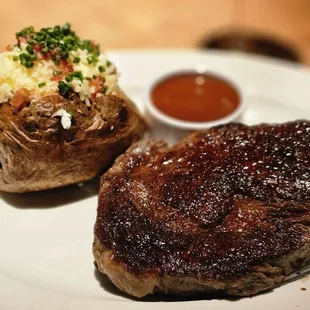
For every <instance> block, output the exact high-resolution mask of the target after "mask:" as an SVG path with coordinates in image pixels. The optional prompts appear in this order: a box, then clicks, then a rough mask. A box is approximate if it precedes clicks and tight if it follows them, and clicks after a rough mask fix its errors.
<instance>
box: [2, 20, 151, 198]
mask: <svg viewBox="0 0 310 310" xmlns="http://www.w3.org/2000/svg"><path fill="white" fill-rule="evenodd" d="M16 37H17V44H16V45H15V46H13V47H12V46H8V47H7V51H6V52H3V53H1V54H0V68H1V71H0V190H1V191H6V192H15V193H22V192H29V191H39V190H44V189H50V188H55V187H60V186H64V185H69V184H73V183H79V182H84V181H87V180H89V179H91V178H93V177H95V176H96V175H97V174H98V173H100V172H101V171H103V170H104V169H106V168H108V167H109V165H110V164H111V163H112V162H113V160H114V159H115V158H116V157H117V156H118V155H119V154H120V153H122V152H123V151H124V150H125V149H126V148H127V147H129V146H130V145H131V143H132V142H133V141H135V140H137V139H139V138H141V136H142V135H143V133H144V131H145V128H146V126H145V122H144V120H143V118H142V117H141V116H140V114H139V113H138V111H137V109H136V108H135V106H134V104H133V103H132V102H130V100H129V99H128V98H127V97H126V96H125V94H124V93H123V92H122V91H121V90H120V88H119V87H118V74H117V71H116V68H115V66H114V65H113V64H112V63H110V62H109V61H108V60H107V59H106V57H105V55H103V54H101V53H100V51H99V46H98V45H95V43H94V42H93V41H88V40H81V39H80V38H79V37H78V36H77V35H76V34H75V32H73V31H72V30H71V26H70V25H69V24H66V25H64V26H62V27H60V26H55V27H51V28H45V29H41V30H40V31H38V32H35V30H34V29H33V28H32V27H28V28H25V29H23V30H22V31H21V32H19V33H17V34H16Z"/></svg>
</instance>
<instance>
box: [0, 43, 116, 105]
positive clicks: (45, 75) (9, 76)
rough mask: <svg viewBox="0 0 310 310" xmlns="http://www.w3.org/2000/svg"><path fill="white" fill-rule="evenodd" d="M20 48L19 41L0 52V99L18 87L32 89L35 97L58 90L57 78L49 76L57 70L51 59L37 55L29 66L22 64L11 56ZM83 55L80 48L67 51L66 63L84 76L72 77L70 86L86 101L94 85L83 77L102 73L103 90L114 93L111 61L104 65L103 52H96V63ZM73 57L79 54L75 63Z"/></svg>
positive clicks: (108, 93)
mask: <svg viewBox="0 0 310 310" xmlns="http://www.w3.org/2000/svg"><path fill="white" fill-rule="evenodd" d="M23 48H25V47H24V46H23V45H22V47H21V48H17V47H15V48H14V49H13V50H12V51H10V52H3V53H0V68H1V70H0V103H3V102H7V101H8V100H9V99H10V98H11V97H12V96H13V94H14V93H15V92H16V91H17V90H19V89H20V88H26V89H28V90H30V91H32V92H33V96H34V97H35V98H38V97H42V96H45V95H49V94H54V93H57V92H58V82H57V81H53V80H51V79H52V78H53V73H54V72H55V70H58V68H57V67H56V65H55V63H54V62H53V61H51V60H43V59H39V60H37V61H35V63H34V66H33V67H32V68H26V67H25V66H23V65H22V64H21V62H20V61H19V60H17V61H14V60H13V57H19V55H20V54H21V53H22V52H23ZM87 55H88V54H87V51H86V50H80V49H79V50H77V51H71V52H70V53H69V60H70V63H71V61H72V65H73V69H74V71H81V72H82V74H83V76H84V78H85V79H84V80H83V81H80V80H78V79H74V80H73V81H72V86H73V89H74V91H75V92H76V93H78V94H79V96H80V99H81V100H82V101H85V103H86V104H87V105H88V104H89V102H90V98H91V96H92V95H93V94H94V93H95V89H94V87H92V86H90V85H89V83H88V80H87V78H93V76H102V77H103V78H104V80H105V86H106V87H107V92H106V94H107V95H110V94H112V95H114V94H115V92H116V89H117V83H118V74H117V72H116V69H115V66H114V65H113V64H111V65H107V64H108V61H107V58H106V56H105V55H103V54H100V56H99V57H98V63H96V65H93V64H88V60H87ZM75 57H79V58H80V62H79V63H77V64H75V63H73V61H74V58H75ZM100 66H103V67H105V71H104V72H100V71H99V69H98V68H99V67H100ZM42 83H45V84H44V86H43V87H39V86H38V85H39V84H41V85H42ZM98 95H100V94H98Z"/></svg>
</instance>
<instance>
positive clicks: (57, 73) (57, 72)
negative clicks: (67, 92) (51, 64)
mask: <svg viewBox="0 0 310 310" xmlns="http://www.w3.org/2000/svg"><path fill="white" fill-rule="evenodd" d="M61 74H62V71H58V70H54V71H53V75H54V76H56V75H61Z"/></svg>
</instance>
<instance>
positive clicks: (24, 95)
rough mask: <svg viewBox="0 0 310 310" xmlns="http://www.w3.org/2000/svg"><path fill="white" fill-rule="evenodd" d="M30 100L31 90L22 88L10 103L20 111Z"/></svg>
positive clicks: (16, 110) (16, 111) (14, 108)
mask: <svg viewBox="0 0 310 310" xmlns="http://www.w3.org/2000/svg"><path fill="white" fill-rule="evenodd" d="M29 102H30V92H29V90H27V89H26V88H21V89H19V90H18V91H16V92H15V94H14V96H13V97H12V98H11V101H10V104H11V106H12V109H13V111H14V112H15V113H18V112H19V111H20V110H21V109H22V108H24V107H25V106H26V105H27V104H28V103H29Z"/></svg>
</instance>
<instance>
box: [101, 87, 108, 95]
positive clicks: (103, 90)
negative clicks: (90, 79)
mask: <svg viewBox="0 0 310 310" xmlns="http://www.w3.org/2000/svg"><path fill="white" fill-rule="evenodd" d="M107 91H108V86H104V87H103V89H102V93H103V94H105V93H106V92H107Z"/></svg>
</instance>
